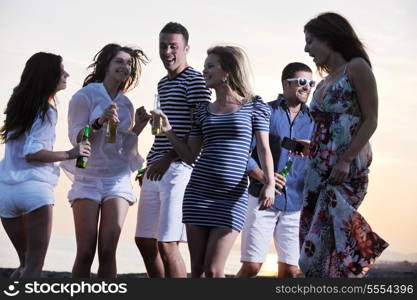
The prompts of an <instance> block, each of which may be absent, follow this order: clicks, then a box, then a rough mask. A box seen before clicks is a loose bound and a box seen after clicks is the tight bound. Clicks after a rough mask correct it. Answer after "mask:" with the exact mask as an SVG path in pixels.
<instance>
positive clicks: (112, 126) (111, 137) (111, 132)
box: [105, 104, 117, 144]
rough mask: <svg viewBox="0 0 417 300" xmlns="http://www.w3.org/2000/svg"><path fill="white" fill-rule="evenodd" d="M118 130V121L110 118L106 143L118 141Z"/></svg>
mask: <svg viewBox="0 0 417 300" xmlns="http://www.w3.org/2000/svg"><path fill="white" fill-rule="evenodd" d="M113 105H114V104H113ZM114 106H115V105H114ZM116 131H117V123H116V122H114V121H113V120H108V121H107V129H106V136H105V141H106V143H111V144H114V143H116Z"/></svg>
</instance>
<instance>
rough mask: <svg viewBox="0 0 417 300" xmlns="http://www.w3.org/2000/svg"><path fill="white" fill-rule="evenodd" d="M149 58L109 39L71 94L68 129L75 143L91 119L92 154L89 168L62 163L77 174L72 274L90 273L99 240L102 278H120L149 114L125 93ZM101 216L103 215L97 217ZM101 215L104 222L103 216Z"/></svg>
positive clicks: (73, 190) (73, 195)
mask: <svg viewBox="0 0 417 300" xmlns="http://www.w3.org/2000/svg"><path fill="white" fill-rule="evenodd" d="M146 62H147V57H146V56H145V54H144V53H143V52H142V51H141V50H138V49H132V48H129V47H121V46H119V45H117V44H108V45H106V46H105V47H104V48H103V49H101V50H100V52H98V53H97V54H96V56H95V57H94V62H93V63H92V64H91V65H90V68H91V69H92V72H91V74H89V75H88V76H87V77H86V79H85V80H84V85H83V88H82V89H81V90H79V91H78V92H77V93H75V95H74V96H73V97H72V99H71V101H70V104H69V111H68V130H69V138H70V141H71V143H72V144H74V145H75V144H76V143H77V142H79V141H80V140H81V137H82V128H83V126H85V124H90V128H91V131H90V138H89V140H90V142H91V149H92V151H91V153H92V155H91V157H90V158H89V160H88V165H87V167H86V168H85V169H79V168H74V164H72V163H71V164H68V163H64V164H62V165H61V166H62V167H63V168H64V170H66V171H68V172H67V173H69V174H70V178H71V177H72V179H73V184H72V187H71V190H70V191H69V193H68V199H69V201H70V203H71V206H72V209H73V215H74V224H75V233H76V240H77V256H76V258H75V262H74V266H73V269H72V277H74V278H77V277H82V278H86V277H87V278H88V277H90V273H91V264H92V262H93V259H94V256H95V249H96V247H97V243H98V259H99V268H98V272H97V275H98V277H116V275H117V271H116V248H117V243H118V241H119V236H120V232H121V229H122V226H123V223H124V220H125V217H126V214H127V210H128V208H129V205H132V204H133V203H135V202H136V197H135V196H134V194H133V189H132V184H131V173H132V172H133V171H135V170H137V169H138V168H140V167H141V166H142V163H143V158H142V157H141V156H140V155H139V153H138V147H137V142H138V135H139V134H140V132H141V131H142V130H143V128H144V127H145V126H146V124H147V122H148V120H149V118H150V116H149V115H148V114H147V113H146V111H145V109H144V108H143V107H141V108H139V109H137V110H136V113H135V111H134V108H133V105H132V103H131V102H130V100H129V99H128V98H127V97H126V96H125V95H124V92H126V91H128V90H129V89H131V88H134V87H135V86H136V83H137V81H138V79H139V77H140V73H141V67H142V65H143V64H145V63H146ZM109 120H113V121H114V122H116V123H117V135H116V140H115V143H107V142H106V140H105V135H106V127H107V126H103V125H106V123H108V121H109ZM99 216H100V218H99ZM99 220H100V221H99Z"/></svg>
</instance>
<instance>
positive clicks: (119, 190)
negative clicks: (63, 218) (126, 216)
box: [68, 173, 136, 205]
mask: <svg viewBox="0 0 417 300" xmlns="http://www.w3.org/2000/svg"><path fill="white" fill-rule="evenodd" d="M85 198H86V199H91V200H94V201H96V202H98V203H99V204H103V202H104V201H106V200H108V199H113V198H124V199H126V200H127V201H128V202H129V204H130V205H132V204H133V203H135V202H136V197H135V194H134V193H133V187H132V181H131V178H130V173H129V174H126V175H123V176H120V177H117V178H94V177H86V176H79V175H76V176H75V178H74V182H73V183H72V187H71V189H70V191H69V192H68V200H69V202H70V203H71V205H72V203H73V202H74V200H75V199H85Z"/></svg>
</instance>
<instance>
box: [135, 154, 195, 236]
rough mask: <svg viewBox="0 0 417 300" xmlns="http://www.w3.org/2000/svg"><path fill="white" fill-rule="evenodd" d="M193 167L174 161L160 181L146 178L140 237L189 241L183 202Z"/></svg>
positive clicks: (137, 229)
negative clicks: (183, 219) (184, 221)
mask: <svg viewBox="0 0 417 300" xmlns="http://www.w3.org/2000/svg"><path fill="white" fill-rule="evenodd" d="M191 172H192V167H190V166H189V165H187V164H186V163H184V162H181V161H178V162H173V163H171V165H170V166H169V168H168V170H167V171H166V173H165V174H164V176H162V179H161V180H160V181H151V180H149V179H148V178H146V174H145V175H144V178H143V183H142V187H141V191H140V199H139V207H138V218H137V225H136V237H142V238H154V239H157V240H158V241H160V242H180V241H181V242H186V241H187V235H186V232H185V225H184V224H183V223H182V201H183V199H184V192H185V188H186V187H187V184H188V181H189V180H190V176H191Z"/></svg>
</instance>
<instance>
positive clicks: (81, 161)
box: [75, 125, 90, 169]
mask: <svg viewBox="0 0 417 300" xmlns="http://www.w3.org/2000/svg"><path fill="white" fill-rule="evenodd" d="M89 134H90V127H89V126H88V125H86V126H85V127H84V132H83V138H82V141H83V142H87V141H88V135H89ZM87 161H88V157H87V156H79V157H78V158H77V163H76V164H75V165H76V166H77V168H83V169H84V168H86V167H87Z"/></svg>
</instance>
